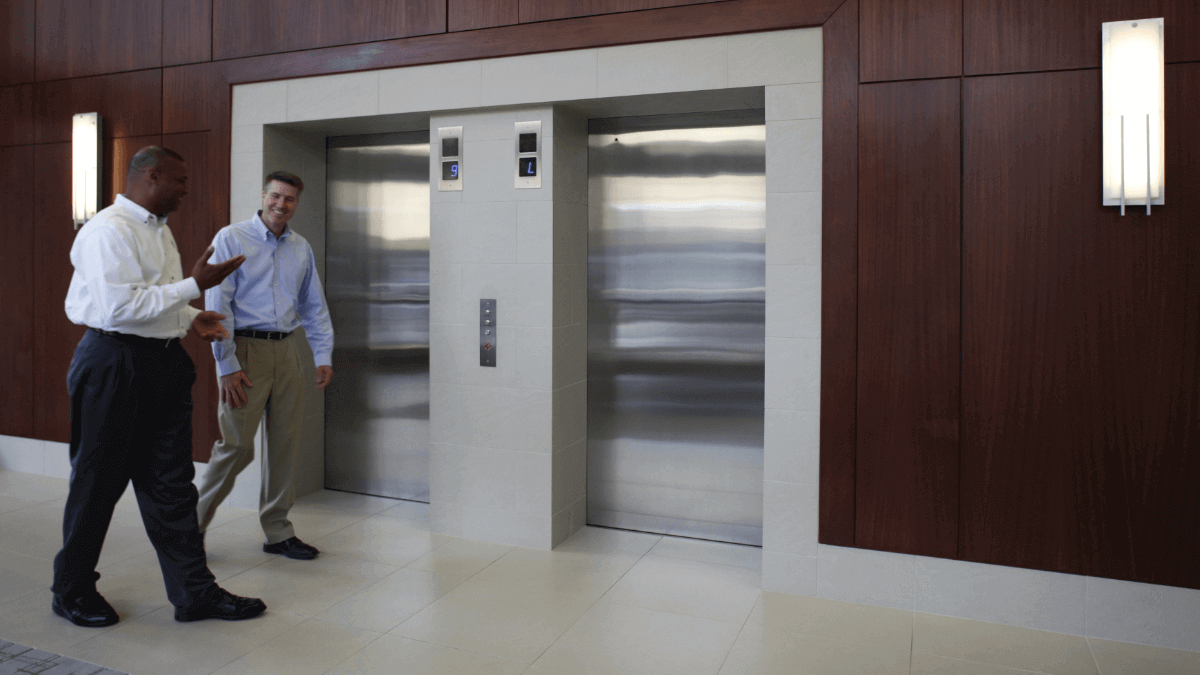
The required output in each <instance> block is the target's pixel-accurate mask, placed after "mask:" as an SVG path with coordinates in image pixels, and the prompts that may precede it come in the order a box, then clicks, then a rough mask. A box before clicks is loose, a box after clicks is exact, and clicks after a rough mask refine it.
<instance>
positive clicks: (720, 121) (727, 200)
mask: <svg viewBox="0 0 1200 675" xmlns="http://www.w3.org/2000/svg"><path fill="white" fill-rule="evenodd" d="M765 138H766V132H765V127H764V123H763V112H762V111H761V110H758V111H736V112H732V113H706V114H702V115H672V116H654V117H640V118H620V119H605V120H591V122H590V123H589V152H588V172H589V176H588V204H589V217H588V513H587V517H588V522H589V523H590V524H593V525H603V526H608V527H618V528H623V529H630V530H640V531H644V532H656V533H662V534H673V535H679V536H687V537H697V538H702V539H712V540H717V541H727V542H733V543H740V544H753V545H758V546H761V545H762V484H763V483H762V481H763V469H762V461H763V400H764V399H763V374H764V373H763V363H764V352H765V344H766V330H765V290H766V258H765V256H766V164H765Z"/></svg>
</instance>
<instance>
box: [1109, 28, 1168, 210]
mask: <svg viewBox="0 0 1200 675" xmlns="http://www.w3.org/2000/svg"><path fill="white" fill-rule="evenodd" d="M1100 39H1101V51H1102V57H1101V58H1102V61H1101V67H1102V73H1103V82H1102V86H1103V90H1104V205H1105V206H1120V207H1121V215H1125V205H1126V204H1131V205H1132V204H1138V205H1141V204H1145V205H1146V213H1147V214H1148V213H1150V205H1151V204H1162V203H1163V196H1164V192H1165V189H1164V188H1165V187H1166V180H1165V178H1166V177H1165V173H1166V170H1165V169H1166V161H1165V159H1164V155H1165V154H1166V137H1165V136H1164V134H1163V126H1164V125H1163V120H1164V108H1165V107H1166V106H1165V104H1164V98H1165V95H1164V93H1163V92H1164V84H1163V83H1164V79H1165V78H1164V73H1165V68H1164V66H1163V63H1164V56H1163V51H1164V50H1163V20H1162V19H1161V18H1159V19H1138V20H1137V21H1112V22H1109V23H1105V24H1102V26H1101V29H1100Z"/></svg>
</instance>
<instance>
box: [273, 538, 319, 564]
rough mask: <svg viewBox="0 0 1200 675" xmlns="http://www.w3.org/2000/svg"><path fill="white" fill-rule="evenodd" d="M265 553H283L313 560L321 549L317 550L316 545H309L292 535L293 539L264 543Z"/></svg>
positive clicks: (291, 556)
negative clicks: (276, 542)
mask: <svg viewBox="0 0 1200 675" xmlns="http://www.w3.org/2000/svg"><path fill="white" fill-rule="evenodd" d="M263 553H282V554H283V555H286V556H287V557H289V558H295V559H296V560H312V559H313V558H315V557H317V554H318V553H320V551H318V550H317V547H316V546H309V545H308V544H306V543H304V542H302V541H300V540H299V539H297V538H295V537H292V538H291V539H284V540H283V541H281V542H279V543H278V544H263Z"/></svg>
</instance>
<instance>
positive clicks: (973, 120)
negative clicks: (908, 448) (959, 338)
mask: <svg viewBox="0 0 1200 675" xmlns="http://www.w3.org/2000/svg"><path fill="white" fill-rule="evenodd" d="M1168 73H1169V78H1170V79H1171V81H1172V84H1173V85H1175V86H1176V87H1177V89H1176V91H1175V92H1174V93H1168V113H1167V114H1168V117H1167V125H1168V133H1170V134H1171V136H1170V140H1169V141H1168V143H1167V167H1168V171H1169V172H1171V173H1168V174H1167V175H1168V180H1169V177H1170V176H1171V175H1175V176H1178V177H1179V179H1178V182H1176V183H1175V184H1176V185H1180V186H1181V187H1183V186H1184V185H1188V184H1189V182H1190V183H1194V182H1195V180H1194V177H1195V176H1196V175H1197V166H1200V132H1198V131H1197V128H1196V125H1195V123H1194V119H1195V115H1194V97H1195V94H1194V92H1195V89H1194V88H1195V87H1197V86H1198V85H1200V67H1198V66H1196V65H1189V66H1172V67H1171V68H1169V70H1168ZM1187 87H1192V89H1191V90H1188V89H1187ZM1168 92H1171V89H1170V88H1169V89H1168ZM964 108H965V115H964V118H965V132H966V133H965V138H966V140H965V152H964V160H965V166H966V170H965V183H964V186H965V187H964V189H965V203H964V235H963V236H964V244H965V246H964V250H965V260H964V272H963V281H964V285H963V292H964V306H965V307H966V308H967V309H966V311H965V314H964V323H963V330H964V347H963V348H964V359H963V424H964V427H963V471H962V480H963V486H962V487H963V490H962V494H963V511H962V516H963V517H962V540H963V557H964V558H966V559H969V560H975V561H980V562H987V563H995V564H1002V565H1012V566H1018V567H1033V568H1037V569H1049V570H1055V571H1062V572H1072V573H1077V574H1088V575H1094V576H1104V577H1114V578H1120V579H1130V580H1136V581H1146V582H1153V583H1165V584H1172V585H1181V586H1191V587H1200V573H1198V572H1197V568H1196V566H1195V564H1194V561H1195V559H1196V556H1197V555H1198V554H1200V535H1198V534H1197V531H1196V528H1195V527H1194V525H1193V524H1192V523H1191V522H1190V521H1191V520H1193V519H1192V518H1191V517H1190V515H1191V514H1194V513H1196V512H1197V510H1198V509H1200V492H1198V491H1197V490H1195V488H1194V484H1195V480H1196V477H1197V476H1200V453H1197V452H1196V450H1195V448H1194V447H1190V446H1193V445H1194V439H1196V438H1197V437H1200V436H1198V434H1200V410H1198V409H1197V407H1198V405H1200V391H1198V389H1200V388H1198V387H1197V383H1198V382H1200V363H1198V352H1200V313H1197V312H1196V311H1194V308H1195V306H1196V298H1197V297H1200V275H1198V274H1197V268H1200V265H1198V263H1200V244H1198V243H1197V235H1196V233H1195V228H1194V221H1195V219H1194V218H1192V217H1190V216H1189V214H1191V213H1194V212H1195V209H1197V208H1200V198H1198V197H1197V196H1196V191H1195V190H1188V189H1186V188H1184V189H1180V190H1177V191H1175V192H1174V197H1168V199H1169V201H1168V204H1167V205H1166V206H1164V207H1156V208H1155V213H1154V214H1153V215H1152V216H1150V217H1146V216H1144V215H1132V214H1133V213H1135V212H1137V210H1136V209H1131V210H1130V213H1131V215H1129V216H1126V217H1125V218H1121V217H1120V216H1119V215H1118V211H1117V210H1116V209H1115V208H1111V207H1110V208H1105V207H1102V206H1101V195H1100V168H1101V161H1102V157H1101V148H1100V134H1101V132H1100V73H1099V72H1098V71H1095V70H1090V71H1076V72H1064V73H1042V74H1033V75H1013V76H1001V77H994V78H979V79H974V80H971V81H969V83H968V85H967V89H966V96H965V105H964ZM1168 194H1171V193H1168Z"/></svg>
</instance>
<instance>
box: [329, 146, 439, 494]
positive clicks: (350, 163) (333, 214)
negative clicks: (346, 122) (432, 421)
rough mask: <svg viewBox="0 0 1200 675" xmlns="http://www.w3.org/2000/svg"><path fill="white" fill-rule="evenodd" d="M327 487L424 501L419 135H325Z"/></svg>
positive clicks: (425, 220)
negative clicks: (331, 381)
mask: <svg viewBox="0 0 1200 675" xmlns="http://www.w3.org/2000/svg"><path fill="white" fill-rule="evenodd" d="M326 169H327V174H326V176H327V178H326V181H327V191H326V195H327V197H326V198H327V219H326V228H327V229H326V263H325V265H326V275H325V278H326V280H327V283H326V296H327V297H328V299H329V313H330V317H331V318H332V320H333V328H334V334H335V349H334V352H333V368H334V372H336V373H337V378H336V382H335V384H336V386H331V387H330V388H329V390H328V392H327V394H326V399H325V486H326V487H328V488H333V489H337V490H346V491H349V492H359V493H363V494H371V495H379V496H382V497H396V498H401V499H411V500H416V501H422V502H428V501H429V133H428V132H426V131H422V132H418V133H402V134H377V135H371V136H341V137H333V138H330V139H329V141H328V145H327V150H326Z"/></svg>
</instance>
